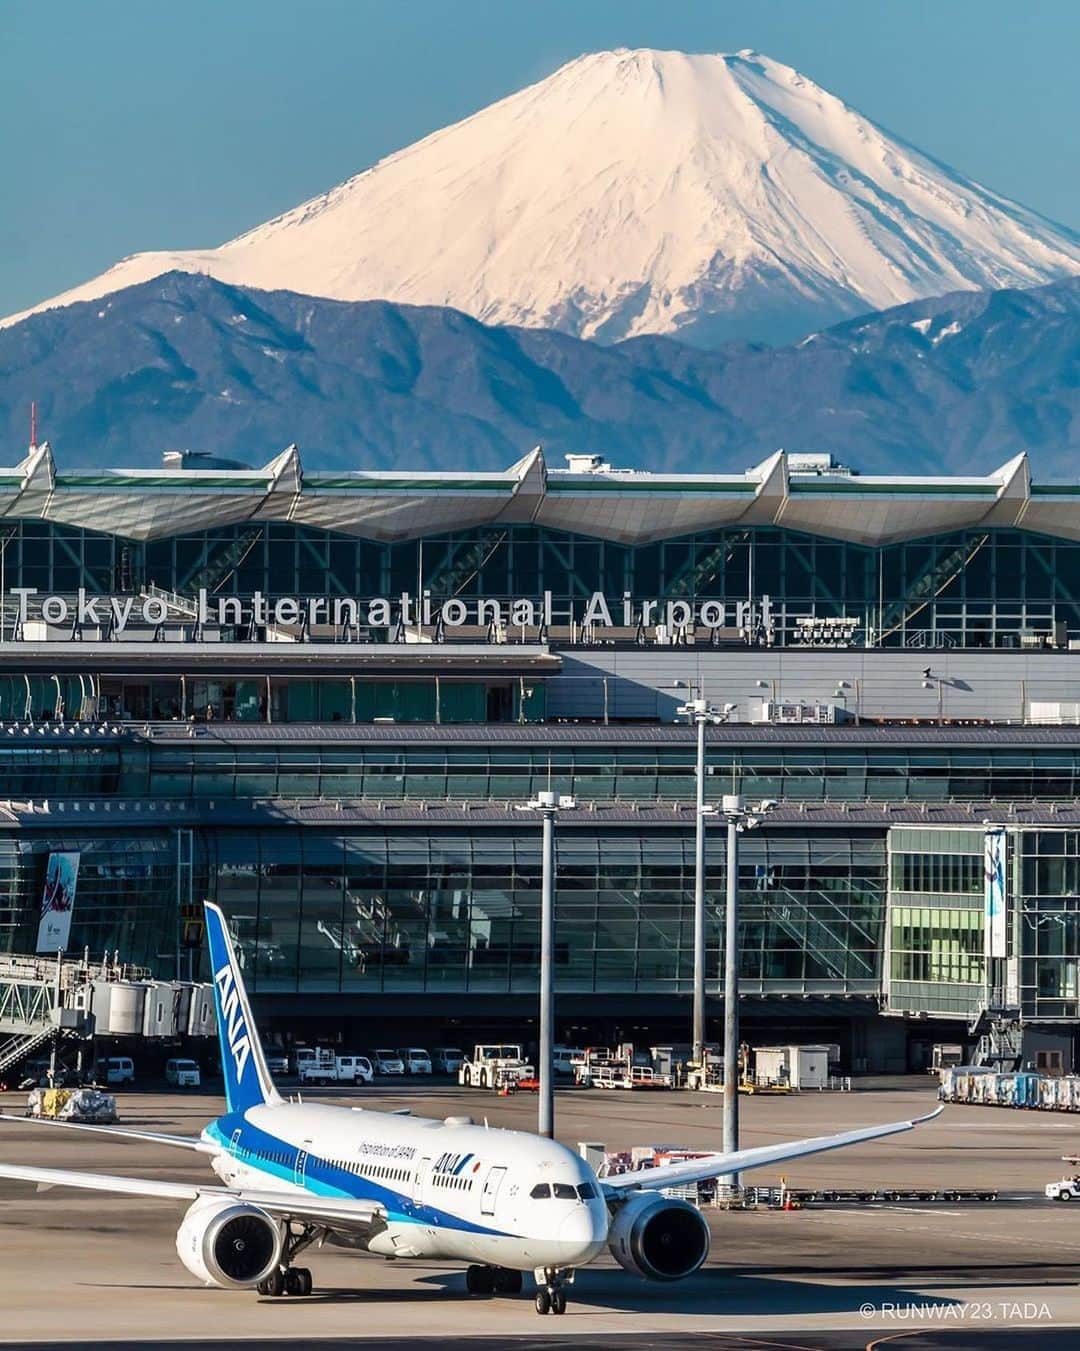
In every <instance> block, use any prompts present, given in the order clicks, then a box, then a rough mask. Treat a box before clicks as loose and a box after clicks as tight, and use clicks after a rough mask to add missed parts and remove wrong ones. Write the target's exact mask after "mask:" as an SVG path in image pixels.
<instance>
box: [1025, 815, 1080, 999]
mask: <svg viewBox="0 0 1080 1351" xmlns="http://www.w3.org/2000/svg"><path fill="white" fill-rule="evenodd" d="M1020 853H1021V865H1020V869H1021V888H1022V891H1023V911H1022V915H1021V929H1020V941H1021V959H1020V989H1021V1001H1022V1005H1023V1008H1024V1011H1025V1013H1026V1014H1027V1016H1029V1017H1037V1018H1078V1017H1080V987H1078V971H1080V832H1078V831H1075V830H1031V831H1024V832H1022V833H1021V835H1020Z"/></svg>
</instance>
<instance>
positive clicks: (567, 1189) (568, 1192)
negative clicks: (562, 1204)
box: [553, 1182, 577, 1201]
mask: <svg viewBox="0 0 1080 1351" xmlns="http://www.w3.org/2000/svg"><path fill="white" fill-rule="evenodd" d="M553 1189H554V1192H555V1199H556V1201H576V1200H577V1190H576V1188H575V1187H573V1186H572V1185H571V1184H570V1183H569V1182H556V1183H554V1184H553Z"/></svg>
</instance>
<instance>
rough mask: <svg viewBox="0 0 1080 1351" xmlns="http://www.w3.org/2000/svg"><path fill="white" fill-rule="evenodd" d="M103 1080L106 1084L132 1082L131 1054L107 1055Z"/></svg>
mask: <svg viewBox="0 0 1080 1351" xmlns="http://www.w3.org/2000/svg"><path fill="white" fill-rule="evenodd" d="M105 1082H106V1083H107V1084H133V1083H134V1082H135V1064H134V1062H133V1061H132V1059H131V1056H129V1055H111V1056H109V1058H108V1060H106V1062H105Z"/></svg>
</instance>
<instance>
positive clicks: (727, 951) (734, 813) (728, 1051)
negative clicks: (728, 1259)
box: [719, 793, 776, 1192]
mask: <svg viewBox="0 0 1080 1351" xmlns="http://www.w3.org/2000/svg"><path fill="white" fill-rule="evenodd" d="M775 806H776V803H775V802H773V801H767V802H762V803H761V804H760V806H759V807H758V808H757V810H756V813H755V812H750V811H748V810H747V809H746V808H745V807H744V806H743V800H742V797H741V796H740V795H739V794H738V793H725V794H724V796H723V798H722V799H721V802H720V813H721V815H722V816H723V817H724V819H725V820H726V821H727V858H726V860H725V869H726V879H725V880H726V883H727V887H726V899H725V904H724V1099H723V1103H724V1120H723V1150H724V1153H725V1154H734V1153H735V1151H736V1150H737V1149H738V1148H739V836H740V834H741V833H742V832H743V831H744V830H752V829H753V828H754V827H755V826H756V825H758V824H759V822H760V820H761V817H762V816H763V815H764V814H765V813H766V812H769V811H771V810H772V809H773V807H775ZM719 1181H720V1184H721V1185H722V1186H724V1187H726V1188H727V1189H728V1190H729V1192H734V1191H737V1190H738V1187H739V1175H738V1173H729V1174H728V1175H727V1176H726V1177H722V1178H720V1179H719Z"/></svg>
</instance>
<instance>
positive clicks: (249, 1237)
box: [176, 1196, 284, 1290]
mask: <svg viewBox="0 0 1080 1351" xmlns="http://www.w3.org/2000/svg"><path fill="white" fill-rule="evenodd" d="M283 1242H284V1236H283V1233H282V1229H281V1226H280V1225H279V1224H278V1223H277V1221H276V1220H274V1219H273V1218H271V1216H269V1215H268V1214H267V1213H266V1211H265V1210H260V1209H259V1207H258V1206H252V1205H247V1204H246V1203H244V1202H240V1201H229V1200H222V1199H219V1198H217V1197H213V1196H204V1197H200V1199H199V1200H198V1201H196V1202H195V1204H194V1205H193V1206H192V1207H191V1209H190V1210H189V1211H188V1213H187V1214H186V1215H185V1216H184V1219H183V1223H182V1224H181V1225H180V1228H179V1229H178V1230H177V1231H176V1251H177V1254H178V1256H179V1258H180V1261H181V1262H183V1264H184V1266H186V1267H187V1269H188V1271H190V1272H191V1274H192V1275H193V1276H197V1277H198V1278H199V1280H200V1281H206V1282H207V1283H208V1284H210V1285H221V1286H224V1287H225V1288H226V1289H229V1290H249V1289H251V1288H252V1287H253V1286H256V1285H258V1283H259V1282H260V1281H261V1280H264V1279H265V1278H266V1277H267V1276H269V1275H270V1273H271V1272H272V1271H273V1270H274V1268H275V1267H276V1266H277V1265H278V1263H279V1262H280V1261H281V1249H282V1244H283Z"/></svg>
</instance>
